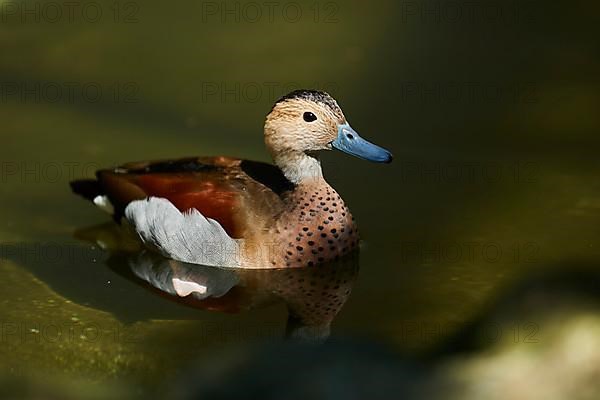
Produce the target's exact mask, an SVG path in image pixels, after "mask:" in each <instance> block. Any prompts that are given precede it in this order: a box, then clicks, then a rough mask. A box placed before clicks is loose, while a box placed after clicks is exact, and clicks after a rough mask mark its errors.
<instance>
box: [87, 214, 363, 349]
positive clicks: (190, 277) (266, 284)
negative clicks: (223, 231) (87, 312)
mask: <svg viewBox="0 0 600 400" xmlns="http://www.w3.org/2000/svg"><path fill="white" fill-rule="evenodd" d="M111 225H112V224H108V225H103V226H99V227H94V228H88V229H85V230H81V231H79V232H77V233H76V237H78V238H80V239H85V240H87V241H93V242H94V243H96V244H98V245H99V246H101V247H103V248H105V249H108V250H110V251H111V257H110V259H109V261H108V264H109V266H111V268H113V269H115V270H119V269H121V270H122V269H123V268H128V269H129V270H130V271H131V272H132V273H133V275H134V276H135V278H136V280H137V281H138V282H139V283H140V284H143V285H145V286H147V287H149V288H150V289H151V290H157V291H158V292H159V293H160V294H162V295H166V296H167V297H168V298H170V299H171V300H174V301H177V302H180V303H183V304H186V305H188V306H192V307H196V308H200V309H204V310H211V311H220V312H227V313H237V312H243V311H246V310H251V309H255V308H260V307H266V306H269V305H272V304H276V303H278V302H283V303H284V304H285V305H286V306H287V309H288V321H287V325H286V337H288V338H293V339H301V340H310V341H321V340H324V339H326V338H327V337H328V336H329V334H330V328H331V323H332V321H333V319H334V318H335V316H336V315H337V314H338V313H339V312H340V310H341V309H342V307H343V305H344V303H345V302H346V300H347V299H348V297H349V296H350V292H351V290H352V286H353V284H354V281H355V279H356V276H357V274H358V269H359V264H358V252H353V253H350V254H348V255H346V256H344V257H342V258H340V259H339V260H337V261H334V262H330V263H325V264H321V265H318V266H315V267H306V268H287V269H257V270H251V269H237V268H218V267H210V266H204V265H198V264H188V263H184V262H180V261H175V260H171V259H167V258H165V257H162V256H160V255H158V254H156V253H153V252H150V251H148V250H144V249H142V248H141V246H137V245H136V244H135V243H132V242H130V241H127V240H124V238H123V237H122V234H121V233H120V232H118V231H117V230H115V228H116V227H114V225H113V226H111Z"/></svg>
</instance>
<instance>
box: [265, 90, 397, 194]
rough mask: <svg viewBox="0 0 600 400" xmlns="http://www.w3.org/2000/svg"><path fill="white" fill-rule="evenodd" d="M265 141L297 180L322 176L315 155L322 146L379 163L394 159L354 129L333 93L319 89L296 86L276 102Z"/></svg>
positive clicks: (274, 158) (278, 164) (295, 180)
mask: <svg viewBox="0 0 600 400" xmlns="http://www.w3.org/2000/svg"><path fill="white" fill-rule="evenodd" d="M265 144H266V146H267V148H268V149H269V152H270V153H271V155H272V157H273V160H274V161H275V163H276V164H277V166H278V167H279V168H281V170H282V171H283V173H284V174H285V175H286V177H287V178H288V179H289V180H290V181H292V182H294V183H299V182H301V181H302V180H305V179H309V178H321V177H322V172H321V165H320V163H319V160H318V158H317V156H316V152H318V151H320V150H332V149H336V150H340V151H343V152H344V153H347V154H350V155H353V156H355V157H358V158H361V159H364V160H369V161H373V162H379V163H389V162H391V161H392V154H391V153H390V152H389V151H387V150H385V149H383V148H381V147H379V146H377V145H375V144H373V143H370V142H368V141H366V140H365V139H363V138H361V137H360V136H359V134H358V133H356V131H355V130H354V129H352V127H351V126H350V124H349V123H348V121H347V120H346V117H345V116H344V113H343V112H342V109H341V108H340V107H339V106H338V104H337V102H336V101H335V100H334V99H333V97H331V96H330V95H329V94H327V93H325V92H321V91H317V90H296V91H293V92H291V93H289V94H287V95H286V96H284V97H282V98H281V99H279V100H278V101H277V102H276V103H275V105H274V106H273V109H272V110H271V112H270V113H269V115H267V119H266V122H265Z"/></svg>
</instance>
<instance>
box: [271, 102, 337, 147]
mask: <svg viewBox="0 0 600 400" xmlns="http://www.w3.org/2000/svg"><path fill="white" fill-rule="evenodd" d="M345 123H346V118H345V117H344V114H343V113H342V110H341V109H340V108H339V107H338V106H337V104H334V105H333V106H332V105H327V104H324V103H321V102H317V101H311V100H307V99H300V98H297V99H287V100H284V101H281V102H279V103H277V104H275V106H274V107H273V110H272V111H271V112H270V113H269V115H268V116H267V120H266V122H265V143H266V145H267V147H268V148H269V150H270V151H271V152H272V153H284V152H310V151H317V150H331V142H333V141H334V140H335V139H336V137H337V135H338V127H339V126H340V125H342V124H345Z"/></svg>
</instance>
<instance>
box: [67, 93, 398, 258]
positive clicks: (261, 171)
mask: <svg viewBox="0 0 600 400" xmlns="http://www.w3.org/2000/svg"><path fill="white" fill-rule="evenodd" d="M264 136H265V144H266V147H267V149H268V150H269V152H270V153H271V156H272V158H273V160H274V162H275V165H271V164H267V163H262V162H256V161H249V160H242V159H237V158H230V157H224V156H218V157H193V158H183V159H177V160H163V161H147V162H134V163H128V164H124V165H122V166H119V167H117V168H113V169H105V170H100V171H98V172H97V173H96V176H97V180H79V181H74V182H72V183H71V187H72V188H73V190H74V192H76V193H78V194H81V195H83V196H84V197H86V198H88V199H90V200H92V201H93V202H94V203H95V204H96V205H97V206H99V207H100V208H102V209H104V210H106V211H110V212H111V213H113V215H114V218H115V219H116V220H117V221H122V220H124V221H125V225H128V226H130V228H131V229H132V230H133V231H134V232H135V233H137V235H138V236H139V237H140V239H141V240H142V242H143V243H144V244H145V246H146V247H148V248H149V249H151V250H154V251H157V252H159V253H161V254H162V255H164V256H166V257H168V258H172V259H175V260H178V261H182V262H187V263H193V264H203V265H209V266H218V267H240V268H294V267H305V266H313V265H317V264H321V263H325V262H328V261H331V260H335V259H338V258H339V257H341V256H343V255H345V254H348V253H350V252H352V251H354V250H356V249H357V248H358V240H359V236H358V231H357V228H356V225H355V222H354V218H353V217H352V215H351V214H350V211H349V210H348V207H347V206H346V204H345V203H344V201H343V200H342V198H341V197H340V195H339V194H338V193H337V192H336V191H335V190H334V189H333V188H332V187H331V186H330V185H329V184H328V183H327V182H326V181H325V179H324V178H323V173H322V170H321V163H320V161H319V158H318V156H317V152H318V151H321V150H332V149H337V150H340V151H343V152H345V153H348V154H351V155H353V156H356V157H359V158H362V159H365V160H369V161H374V162H380V163H389V162H391V160H392V155H391V154H390V153H389V152H388V151H387V150H385V149H383V148H381V147H379V146H376V145H374V144H372V143H369V142H368V141H366V140H364V139H362V138H361V137H360V136H359V135H358V133H356V131H354V130H353V129H352V127H351V126H350V124H349V123H348V121H347V120H346V118H345V116H344V114H343V112H342V110H341V108H340V107H339V106H338V104H337V102H336V101H335V100H334V99H333V98H332V97H331V96H330V95H329V94H327V93H325V92H321V91H316V90H297V91H293V92H291V93H289V94H288V95H286V96H284V97H282V98H281V99H279V100H278V101H277V102H276V103H275V105H274V106H273V108H272V109H271V112H270V113H269V114H268V115H267V117H266V122H265V126H264Z"/></svg>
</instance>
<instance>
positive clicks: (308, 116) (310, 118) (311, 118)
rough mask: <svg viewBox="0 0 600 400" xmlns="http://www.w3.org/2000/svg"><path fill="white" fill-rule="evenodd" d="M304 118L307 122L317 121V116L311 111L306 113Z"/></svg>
mask: <svg viewBox="0 0 600 400" xmlns="http://www.w3.org/2000/svg"><path fill="white" fill-rule="evenodd" d="M302 118H304V120H305V121H306V122H313V121H316V120H317V116H316V115H315V114H313V113H311V112H310V111H307V112H305V113H304V115H303V116H302Z"/></svg>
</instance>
